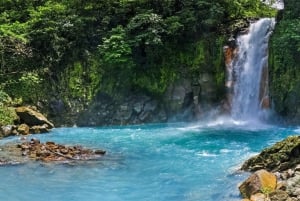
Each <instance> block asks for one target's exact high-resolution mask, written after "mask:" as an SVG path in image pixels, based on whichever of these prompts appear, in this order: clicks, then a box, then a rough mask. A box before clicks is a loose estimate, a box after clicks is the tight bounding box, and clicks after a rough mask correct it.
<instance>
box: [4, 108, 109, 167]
mask: <svg viewBox="0 0 300 201" xmlns="http://www.w3.org/2000/svg"><path fill="white" fill-rule="evenodd" d="M15 112H16V116H17V118H16V119H15V120H14V122H15V125H6V126H1V127H0V138H3V137H8V136H20V138H19V140H20V141H18V142H15V143H8V144H5V145H1V146H0V165H16V164H24V163H27V162H29V161H42V162H58V163H68V162H72V161H73V162H74V161H87V160H96V159H99V158H100V157H101V156H103V155H104V154H105V153H106V151H104V150H92V149H87V148H83V147H82V146H80V145H76V146H66V145H62V144H56V143H55V142H45V143H42V142H40V140H39V139H36V138H31V140H29V141H28V140H26V139H27V135H29V134H37V133H48V132H49V131H50V130H51V129H52V128H54V125H53V123H51V122H50V121H49V120H48V119H47V118H46V117H45V116H44V115H43V114H41V113H40V112H39V111H38V110H37V109H36V108H35V107H32V106H28V107H27V106H22V107H17V108H15Z"/></svg>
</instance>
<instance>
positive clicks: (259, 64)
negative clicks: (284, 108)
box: [229, 18, 275, 120]
mask: <svg viewBox="0 0 300 201" xmlns="http://www.w3.org/2000/svg"><path fill="white" fill-rule="evenodd" d="M274 24H275V20H274V19H271V18H263V19H260V20H258V21H256V22H254V23H252V24H251V25H250V28H249V31H248V33H247V34H244V35H240V36H239V37H238V38H237V54H236V56H235V58H234V59H233V61H232V64H231V65H232V67H231V69H232V70H231V75H229V76H230V77H231V78H230V79H232V83H233V84H232V85H233V92H232V93H233V94H232V98H231V99H232V100H231V115H232V117H233V118H234V119H239V120H241V119H242V120H250V119H252V120H253V119H259V118H260V117H259V116H260V114H261V113H262V107H263V106H264V107H268V101H269V100H268V68H267V63H268V41H269V37H270V35H271V32H272V30H273V28H274Z"/></svg>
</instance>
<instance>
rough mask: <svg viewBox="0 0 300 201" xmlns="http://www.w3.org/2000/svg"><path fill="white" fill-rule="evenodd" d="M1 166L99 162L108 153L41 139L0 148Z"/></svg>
mask: <svg viewBox="0 0 300 201" xmlns="http://www.w3.org/2000/svg"><path fill="white" fill-rule="evenodd" d="M0 150H1V151H0V165H15V164H23V163H26V162H29V161H42V162H63V163H65V162H71V161H87V160H97V159H99V158H100V157H101V156H103V155H104V154H105V153H106V151H104V150H92V149H87V148H83V147H82V146H80V145H75V146H66V145H61V144H56V143H55V142H45V143H42V142H40V140H39V139H31V140H30V141H24V140H23V141H21V142H20V143H9V144H5V145H2V146H1V147H0Z"/></svg>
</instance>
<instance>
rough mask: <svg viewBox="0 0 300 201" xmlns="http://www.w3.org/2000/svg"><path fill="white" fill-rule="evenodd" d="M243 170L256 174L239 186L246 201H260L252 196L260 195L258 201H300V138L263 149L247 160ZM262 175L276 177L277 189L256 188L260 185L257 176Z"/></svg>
mask: <svg viewBox="0 0 300 201" xmlns="http://www.w3.org/2000/svg"><path fill="white" fill-rule="evenodd" d="M242 170H247V171H256V172H255V173H254V174H252V175H251V176H250V177H249V178H248V179H247V180H246V181H244V182H243V183H242V184H241V185H240V191H241V194H242V196H243V197H244V198H246V199H245V200H249V201H256V200H260V199H261V198H259V199H258V197H257V196H254V195H255V194H256V193H262V194H264V198H262V199H261V200H264V201H265V200H268V201H300V136H290V137H288V138H286V139H285V140H282V141H280V142H278V143H276V144H275V145H273V146H272V147H270V148H266V149H264V150H263V151H262V152H261V153H260V154H259V155H257V156H254V157H252V158H250V159H249V160H247V161H246V162H245V163H244V164H243V166H242ZM261 171H263V172H265V171H269V173H268V174H274V175H275V176H276V178H277V183H276V185H275V187H276V188H274V185H272V188H269V187H271V185H270V184H268V185H266V187H267V188H263V187H262V185H261V186H258V185H257V183H258V184H260V182H258V179H257V178H258V177H257V176H256V175H257V172H261ZM250 178H252V179H250ZM253 178H254V179H253ZM273 183H274V182H273ZM253 186H255V187H257V188H255V191H252V190H253V189H254V188H252V187H253ZM249 189H250V190H251V191H250V190H249Z"/></svg>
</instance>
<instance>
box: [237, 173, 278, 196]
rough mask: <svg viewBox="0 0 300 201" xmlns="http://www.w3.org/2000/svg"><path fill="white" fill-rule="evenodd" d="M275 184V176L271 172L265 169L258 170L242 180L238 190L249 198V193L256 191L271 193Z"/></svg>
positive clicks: (255, 192) (253, 193)
mask: <svg viewBox="0 0 300 201" xmlns="http://www.w3.org/2000/svg"><path fill="white" fill-rule="evenodd" d="M276 186H277V178H276V176H275V175H274V174H273V173H270V172H268V171H266V170H259V171H257V172H255V173H254V174H252V175H251V176H250V177H249V178H248V179H247V180H246V181H244V182H243V183H242V184H241V185H240V186H239V190H240V192H241V194H242V196H243V197H244V198H250V197H251V195H255V194H257V193H264V194H268V193H271V192H273V191H275V189H276ZM251 200H252V199H251Z"/></svg>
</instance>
